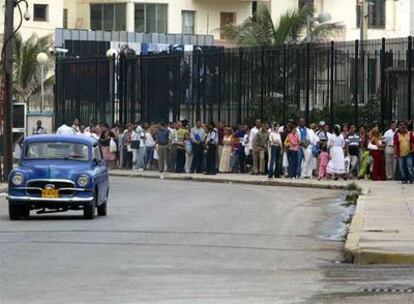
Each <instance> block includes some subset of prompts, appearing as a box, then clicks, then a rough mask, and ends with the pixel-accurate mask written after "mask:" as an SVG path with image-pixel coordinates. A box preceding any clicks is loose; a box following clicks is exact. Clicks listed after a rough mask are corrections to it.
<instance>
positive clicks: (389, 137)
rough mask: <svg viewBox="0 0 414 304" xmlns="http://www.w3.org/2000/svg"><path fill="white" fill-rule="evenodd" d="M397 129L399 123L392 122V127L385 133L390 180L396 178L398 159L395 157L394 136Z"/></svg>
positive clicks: (386, 169) (386, 165)
mask: <svg viewBox="0 0 414 304" xmlns="http://www.w3.org/2000/svg"><path fill="white" fill-rule="evenodd" d="M396 131H397V123H396V122H395V121H392V122H391V125H390V129H389V130H387V131H386V132H385V133H384V142H385V144H386V146H385V172H386V176H387V179H388V180H393V179H394V178H395V166H396V159H395V158H394V136H395V132H396Z"/></svg>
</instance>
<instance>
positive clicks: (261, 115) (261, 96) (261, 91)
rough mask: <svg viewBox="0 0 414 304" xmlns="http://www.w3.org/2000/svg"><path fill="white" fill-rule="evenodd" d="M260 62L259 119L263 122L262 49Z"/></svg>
mask: <svg viewBox="0 0 414 304" xmlns="http://www.w3.org/2000/svg"><path fill="white" fill-rule="evenodd" d="M260 53H261V62H260V74H261V75H260V119H261V120H262V121H263V120H264V64H265V60H264V54H265V51H264V47H262V49H261V52H260Z"/></svg>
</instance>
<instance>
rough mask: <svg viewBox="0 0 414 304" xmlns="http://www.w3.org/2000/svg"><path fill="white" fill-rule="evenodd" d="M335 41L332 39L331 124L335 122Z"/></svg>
mask: <svg viewBox="0 0 414 304" xmlns="http://www.w3.org/2000/svg"><path fill="white" fill-rule="evenodd" d="M334 53H335V42H333V41H331V71H330V72H331V79H330V81H331V83H330V95H329V121H330V125H331V126H333V124H334V117H333V110H334V92H333V90H334V65H335V54H334Z"/></svg>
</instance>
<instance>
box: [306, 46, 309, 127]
mask: <svg viewBox="0 0 414 304" xmlns="http://www.w3.org/2000/svg"><path fill="white" fill-rule="evenodd" d="M309 91H310V43H306V104H305V121H306V123H309V108H310V106H309V104H310V94H309Z"/></svg>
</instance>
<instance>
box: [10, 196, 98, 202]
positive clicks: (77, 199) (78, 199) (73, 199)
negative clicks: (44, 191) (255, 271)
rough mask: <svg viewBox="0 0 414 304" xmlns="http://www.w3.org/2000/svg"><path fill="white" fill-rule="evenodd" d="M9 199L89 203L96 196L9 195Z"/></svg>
mask: <svg viewBox="0 0 414 304" xmlns="http://www.w3.org/2000/svg"><path fill="white" fill-rule="evenodd" d="M7 199H8V200H13V201H23V202H50V203H88V202H92V201H93V200H94V197H77V196H74V197H59V198H43V197H28V196H14V195H8V196H7Z"/></svg>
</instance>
